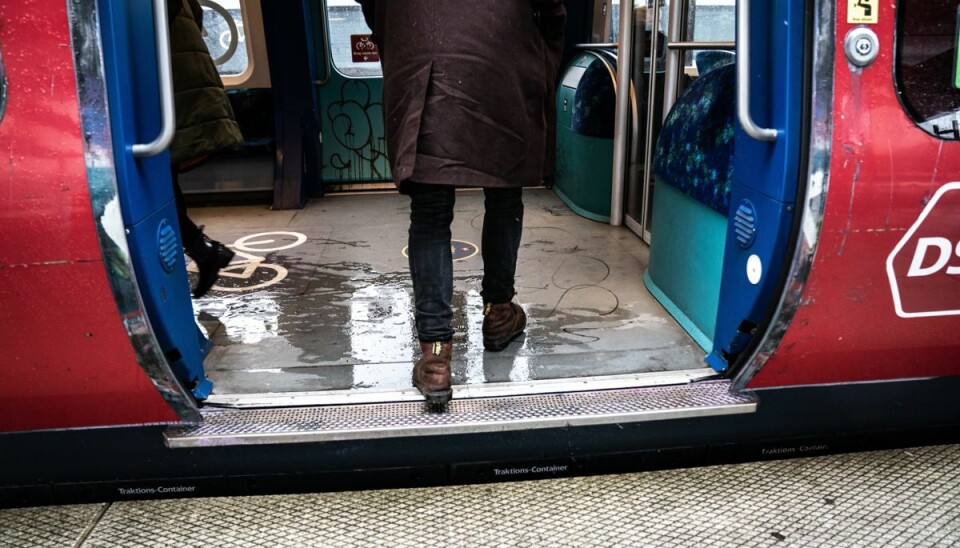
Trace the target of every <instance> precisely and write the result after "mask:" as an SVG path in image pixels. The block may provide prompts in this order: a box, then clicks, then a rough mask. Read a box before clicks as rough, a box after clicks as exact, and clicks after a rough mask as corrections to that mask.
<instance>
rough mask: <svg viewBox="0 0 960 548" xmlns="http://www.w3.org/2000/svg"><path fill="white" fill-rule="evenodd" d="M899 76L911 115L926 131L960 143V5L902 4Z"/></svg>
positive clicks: (943, 0)
mask: <svg viewBox="0 0 960 548" xmlns="http://www.w3.org/2000/svg"><path fill="white" fill-rule="evenodd" d="M897 15H898V18H899V19H898V22H897V24H898V26H899V29H898V32H897V44H896V62H895V64H894V72H895V76H896V85H897V91H898V94H899V96H900V100H901V103H902V104H903V107H904V109H905V110H906V111H907V114H909V115H910V117H911V118H912V119H913V121H914V122H916V123H917V125H919V126H920V127H921V128H922V129H923V130H924V131H926V132H927V133H929V134H930V135H933V136H935V137H938V138H940V139H944V140H949V141H960V86H958V84H960V81H958V76H960V75H958V70H960V69H958V63H960V61H958V58H957V52H958V41H960V28H958V27H960V2H957V0H900V2H899V3H898V4H897Z"/></svg>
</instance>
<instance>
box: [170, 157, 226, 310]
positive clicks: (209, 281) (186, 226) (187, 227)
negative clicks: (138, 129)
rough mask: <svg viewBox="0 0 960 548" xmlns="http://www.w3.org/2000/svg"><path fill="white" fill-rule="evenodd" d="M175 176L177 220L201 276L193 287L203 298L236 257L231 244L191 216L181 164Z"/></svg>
mask: <svg viewBox="0 0 960 548" xmlns="http://www.w3.org/2000/svg"><path fill="white" fill-rule="evenodd" d="M171 173H172V178H173V197H174V201H176V203H177V221H178V224H179V225H180V238H182V240H183V250H184V252H185V253H186V254H187V255H189V256H190V258H191V259H193V262H195V263H197V270H198V271H199V276H198V279H197V287H195V288H194V290H193V296H194V297H197V298H199V297H203V296H204V295H206V294H207V292H208V291H210V288H211V287H213V284H214V283H216V281H217V277H218V276H219V275H220V269H221V268H224V267H226V266H227V265H228V264H230V261H232V260H233V257H234V253H233V251H232V250H230V249H229V248H228V247H227V246H225V245H223V244H221V243H220V242H218V241H215V240H211V239H209V238H207V237H206V236H204V234H203V229H202V228H201V227H199V226H197V225H196V223H194V222H193V221H192V220H191V219H190V217H189V216H187V203H186V201H185V200H184V198H183V190H181V189H180V174H179V169H178V168H177V166H173V167H172V169H171Z"/></svg>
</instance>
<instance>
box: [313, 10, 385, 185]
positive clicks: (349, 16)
mask: <svg viewBox="0 0 960 548" xmlns="http://www.w3.org/2000/svg"><path fill="white" fill-rule="evenodd" d="M315 4H316V7H317V8H319V9H321V10H322V12H321V13H318V14H317V17H318V18H320V19H321V20H322V21H323V26H319V25H318V28H324V27H325V28H326V35H325V36H324V38H326V37H329V38H328V39H324V40H322V43H321V44H320V47H324V48H326V52H327V54H326V59H327V63H326V65H325V66H324V67H323V69H324V71H325V75H324V78H323V79H322V80H320V81H318V82H317V94H318V97H319V100H320V104H321V107H320V110H321V112H320V120H321V129H322V132H323V136H324V148H323V185H324V187H329V188H332V189H344V190H346V189H364V188H367V189H369V188H378V187H384V188H390V189H392V188H393V184H392V183H390V181H391V178H392V176H391V174H390V166H389V164H388V161H387V140H386V133H385V127H384V123H383V104H382V95H383V75H382V72H381V69H380V56H379V52H378V51H377V48H376V46H375V45H374V44H373V42H372V41H371V40H370V38H371V36H370V32H371V31H370V29H369V27H367V24H366V22H365V21H364V18H363V13H362V12H361V11H360V5H359V4H358V3H357V2H355V1H354V0H325V1H323V0H316V2H315Z"/></svg>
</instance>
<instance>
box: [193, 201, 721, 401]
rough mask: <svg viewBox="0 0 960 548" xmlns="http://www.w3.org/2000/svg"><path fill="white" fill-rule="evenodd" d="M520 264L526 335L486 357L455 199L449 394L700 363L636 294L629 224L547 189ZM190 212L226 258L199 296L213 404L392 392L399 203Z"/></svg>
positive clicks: (400, 328) (472, 222) (401, 291)
mask: <svg viewBox="0 0 960 548" xmlns="http://www.w3.org/2000/svg"><path fill="white" fill-rule="evenodd" d="M524 202H525V206H526V215H525V222H524V225H525V226H524V233H523V240H522V243H521V249H520V258H519V261H518V264H517V293H518V295H517V300H518V302H519V303H520V304H521V305H522V306H523V307H524V309H525V310H526V311H527V314H528V318H529V320H528V327H527V330H526V333H525V335H523V336H521V338H520V339H518V340H517V341H514V342H513V343H512V344H511V345H510V346H509V347H508V348H507V349H506V350H504V351H503V352H499V353H492V352H485V351H484V350H483V344H482V335H481V332H480V328H481V323H482V312H483V302H482V299H481V297H480V281H481V278H482V275H483V263H482V260H481V258H480V254H479V251H478V247H479V242H480V230H481V227H482V223H483V194H482V192H477V191H461V192H458V194H457V205H456V210H455V219H454V223H453V227H452V232H453V239H454V240H455V242H454V256H455V259H456V260H455V263H454V279H455V280H454V302H453V306H454V326H455V328H456V330H457V333H456V335H455V337H454V359H453V372H454V383H455V384H461V385H462V384H479V383H491V382H507V381H529V380H540V379H558V378H571V377H587V376H598V375H618V374H635V373H645V372H661V371H667V370H676V369H697V368H702V367H704V363H703V351H702V350H701V349H700V348H699V347H698V346H697V345H696V344H695V343H694V342H693V340H692V339H691V338H690V337H689V336H687V335H686V333H685V332H684V331H683V330H682V329H681V328H680V327H679V326H678V325H677V324H676V322H675V321H674V320H673V319H672V318H671V317H670V316H669V315H668V314H667V313H666V311H665V310H664V309H663V308H662V307H661V306H660V304H659V303H657V301H656V300H655V299H654V298H653V297H652V296H651V295H650V294H649V293H648V292H647V290H646V289H645V287H644V285H643V281H642V275H643V272H644V270H645V268H646V264H647V252H648V248H647V246H646V245H645V244H643V243H642V242H641V241H640V239H639V238H637V236H636V235H634V234H633V233H632V232H630V231H629V230H627V229H625V228H614V227H610V226H608V225H605V224H602V223H597V222H594V221H590V220H587V219H584V218H582V217H580V216H578V215H576V214H575V213H573V212H571V211H570V210H569V209H568V208H567V207H566V206H565V205H564V204H563V203H562V202H561V201H560V200H559V199H557V198H556V196H555V195H554V194H553V193H552V192H550V191H549V190H545V189H528V190H526V191H525V193H524ZM190 214H191V217H192V218H193V219H194V220H195V221H196V222H197V223H198V224H202V225H205V227H206V228H205V230H206V232H207V233H208V234H209V235H210V237H212V238H214V239H217V240H220V241H222V242H224V243H225V244H228V245H230V246H231V247H233V248H234V249H235V251H237V257H236V258H235V260H234V262H233V263H232V264H231V265H230V267H228V268H227V269H225V271H224V272H223V273H222V276H221V278H220V280H219V281H218V283H217V286H215V289H214V290H213V291H211V293H210V294H209V295H208V296H207V297H205V298H203V299H200V300H198V301H195V310H196V312H197V318H198V321H199V323H200V324H201V326H202V327H203V328H204V329H205V330H206V331H207V333H208V335H209V337H210V338H211V340H212V341H213V343H214V348H213V350H212V351H211V353H210V355H209V356H208V358H207V361H206V364H205V366H206V370H207V374H208V376H209V377H210V378H211V380H213V382H214V383H215V386H216V388H215V394H263V393H277V392H312V391H329V390H343V389H374V390H402V389H406V388H409V386H410V369H411V364H412V362H413V360H415V358H416V355H417V339H416V331H415V325H414V320H413V290H412V286H411V283H410V277H409V272H408V267H407V258H406V256H405V247H406V241H407V226H408V223H409V199H408V198H406V197H404V196H401V195H398V194H396V193H382V194H352V195H340V196H328V197H326V198H323V199H320V200H314V201H312V202H311V203H310V204H308V205H307V207H306V208H305V209H303V210H299V211H270V210H269V209H267V208H265V207H263V206H246V207H229V208H223V207H221V208H202V209H195V210H192V211H191V213H190Z"/></svg>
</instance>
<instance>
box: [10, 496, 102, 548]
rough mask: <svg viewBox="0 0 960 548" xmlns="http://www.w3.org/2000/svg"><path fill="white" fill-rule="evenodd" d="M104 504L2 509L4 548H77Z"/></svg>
mask: <svg viewBox="0 0 960 548" xmlns="http://www.w3.org/2000/svg"><path fill="white" fill-rule="evenodd" d="M102 507H103V505H100V504H84V505H76V506H57V507H49V508H14V509H12V510H0V547H3V548H61V547H64V546H67V547H70V546H74V545H75V543H76V542H78V541H79V540H80V537H81V535H83V532H84V531H85V530H86V529H87V527H88V526H90V525H91V524H93V521H94V520H95V519H96V518H97V516H98V514H99V512H100V510H101V508H102Z"/></svg>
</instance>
